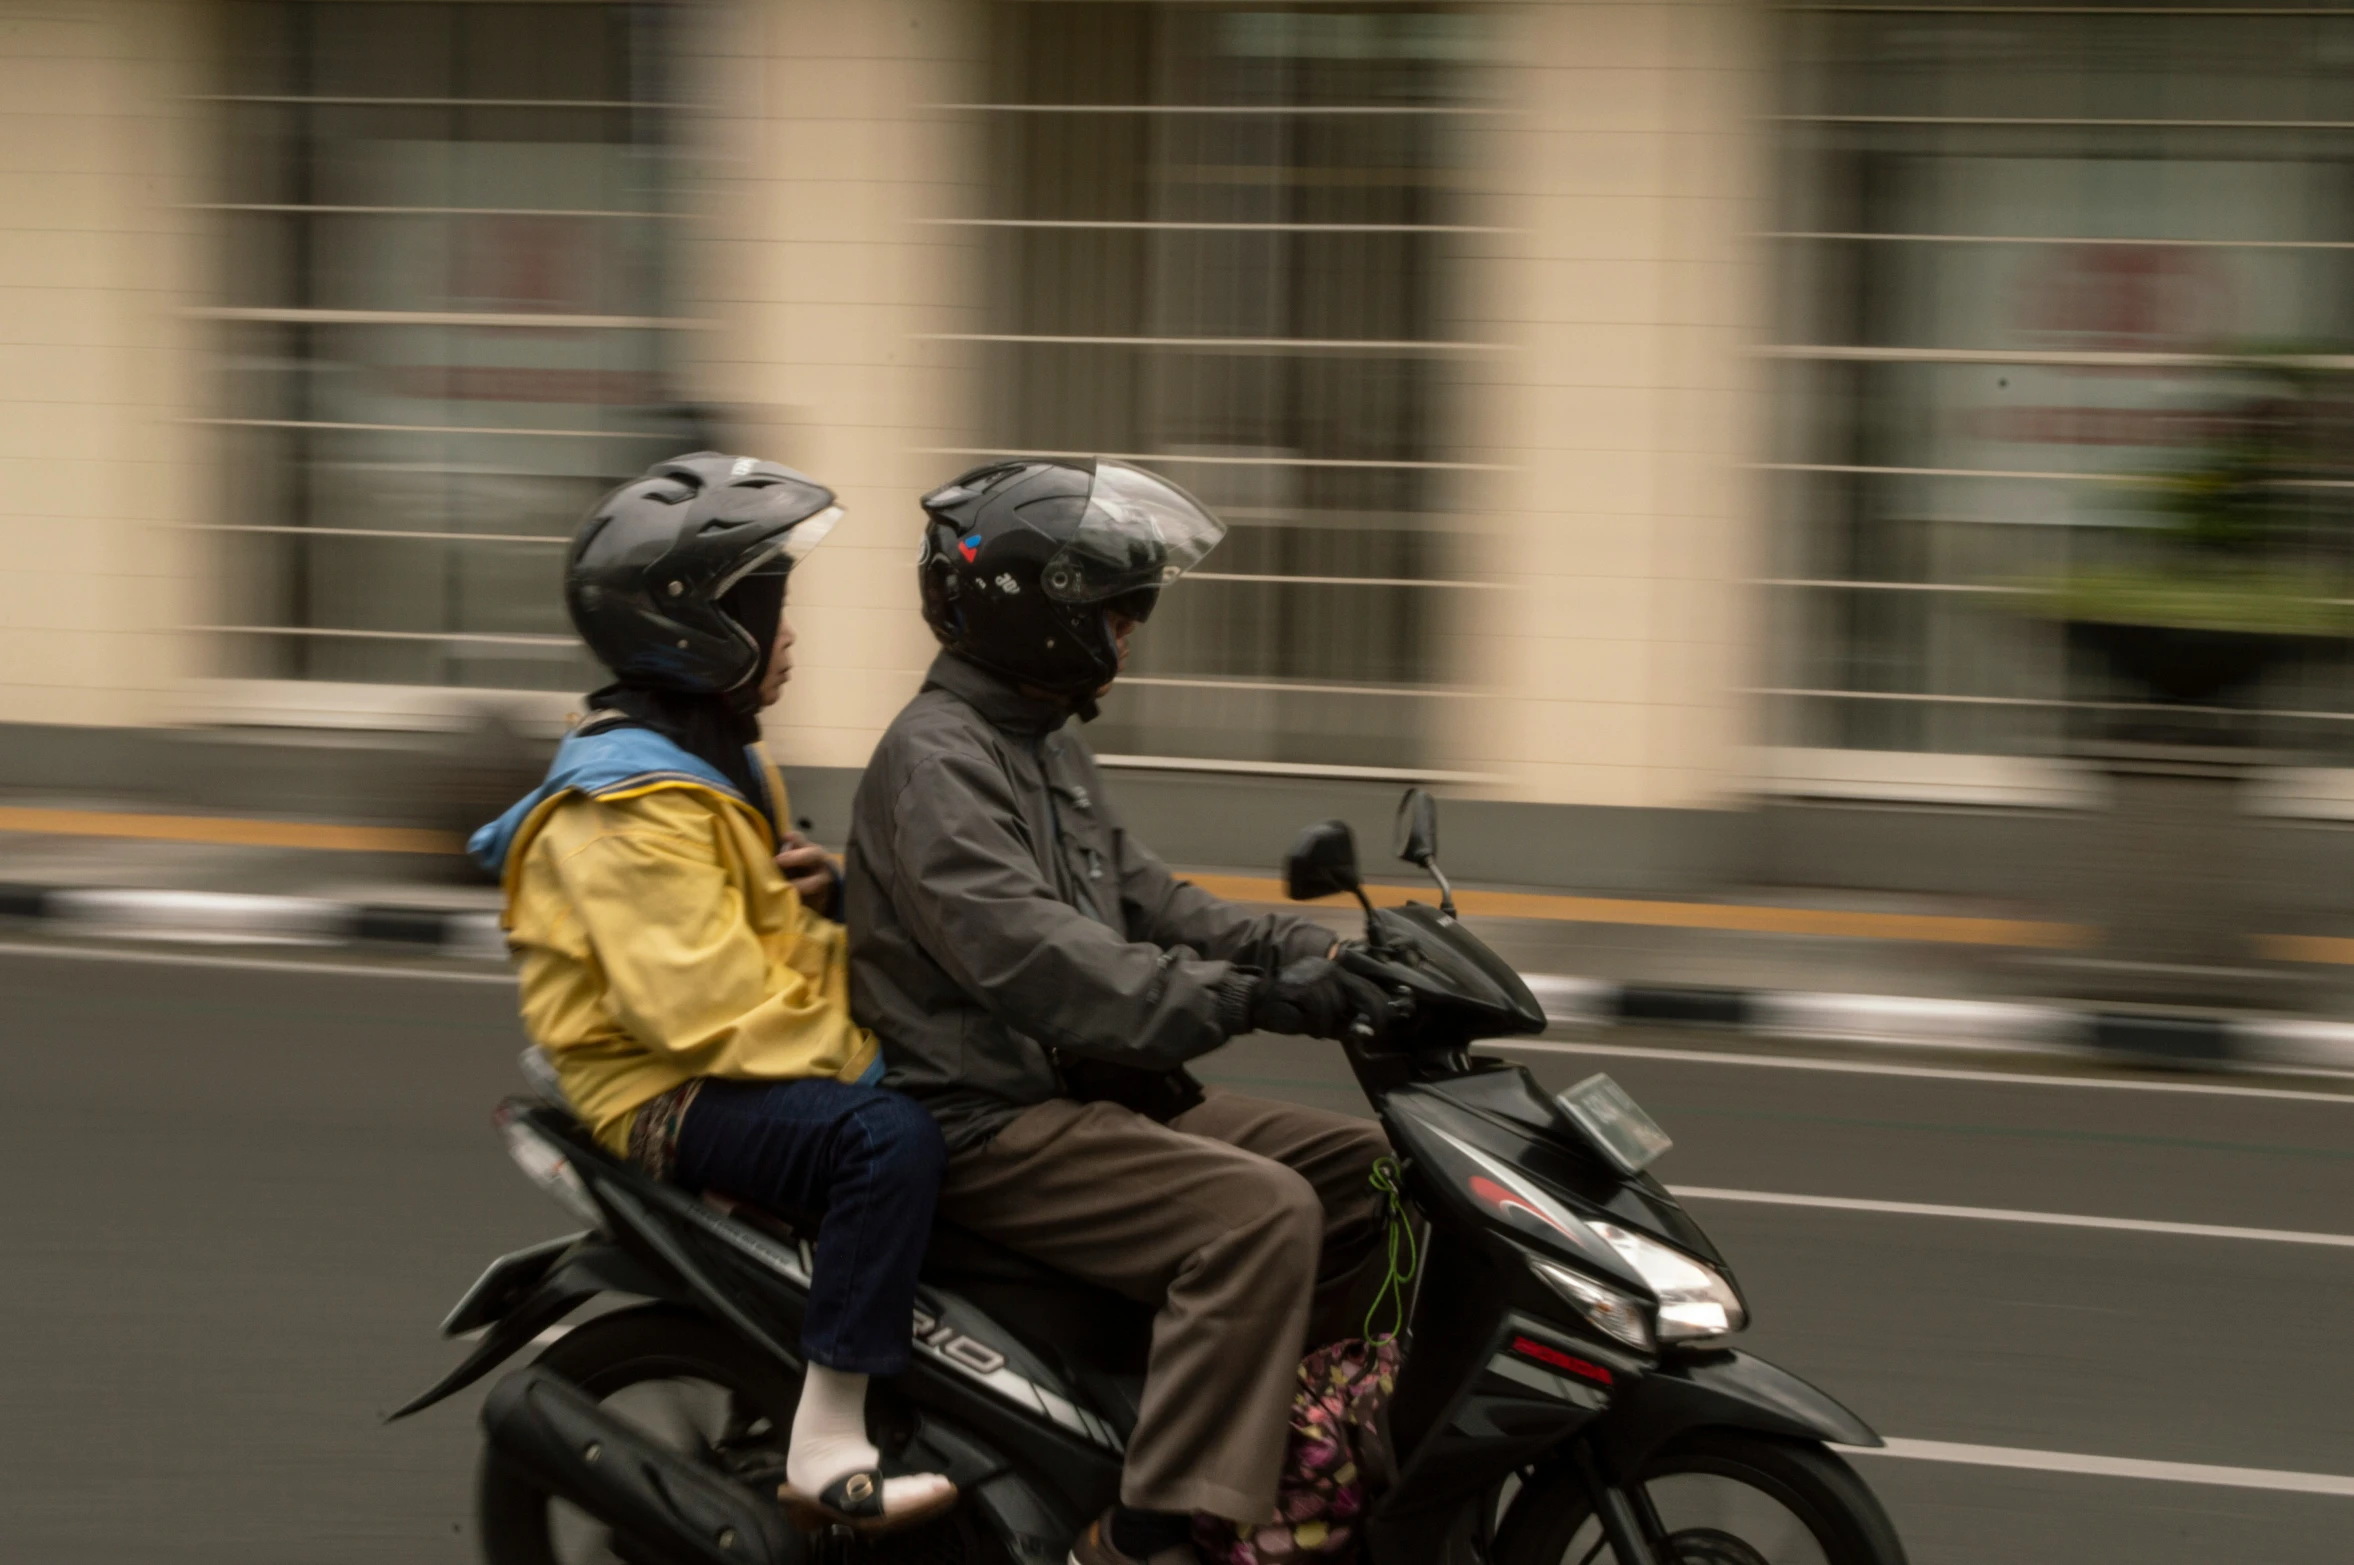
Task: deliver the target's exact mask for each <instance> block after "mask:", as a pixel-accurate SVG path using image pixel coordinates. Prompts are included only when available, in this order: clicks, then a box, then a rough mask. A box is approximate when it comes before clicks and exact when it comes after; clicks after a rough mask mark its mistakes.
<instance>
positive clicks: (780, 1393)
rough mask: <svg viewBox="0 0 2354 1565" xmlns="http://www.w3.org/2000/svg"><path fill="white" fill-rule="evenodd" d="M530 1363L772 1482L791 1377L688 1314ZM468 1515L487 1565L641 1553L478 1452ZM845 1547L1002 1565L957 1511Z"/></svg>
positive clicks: (583, 1561)
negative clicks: (472, 1516)
mask: <svg viewBox="0 0 2354 1565" xmlns="http://www.w3.org/2000/svg"><path fill="white" fill-rule="evenodd" d="M535 1362H536V1364H537V1365H538V1366H539V1367H540V1368H543V1369H547V1370H551V1371H553V1372H554V1373H556V1374H559V1375H562V1376H563V1377H564V1378H565V1379H567V1380H570V1381H571V1382H573V1383H574V1384H575V1385H577V1386H579V1387H581V1389H583V1390H584V1391H586V1392H587V1393H588V1394H589V1395H590V1396H592V1397H594V1398H596V1399H597V1400H598V1402H600V1403H601V1404H603V1405H604V1407H605V1410H606V1411H607V1412H609V1413H612V1414H614V1415H616V1416H618V1417H621V1418H624V1419H627V1420H628V1421H630V1422H631V1423H633V1424H636V1425H637V1426H638V1428H639V1429H640V1430H642V1431H643V1432H645V1433H646V1434H647V1435H649V1436H650V1437H652V1438H653V1439H655V1440H658V1441H660V1442H661V1443H662V1444H664V1445H667V1446H669V1447H670V1448H671V1449H673V1450H677V1451H681V1452H683V1453H685V1454H688V1455H690V1456H693V1457H695V1458H696V1459H697V1460H699V1461H702V1462H705V1463H707V1464H709V1465H711V1466H713V1467H716V1468H719V1469H721V1470H723V1471H728V1472H730V1474H731V1476H736V1477H739V1478H741V1479H742V1480H743V1481H745V1482H747V1483H751V1484H756V1485H760V1486H762V1487H766V1488H770V1489H771V1490H772V1491H773V1486H774V1484H775V1483H776V1482H777V1480H778V1479H779V1478H781V1477H782V1476H783V1472H784V1460H785V1455H784V1453H785V1443H786V1440H787V1438H788V1435H789V1433H790V1431H791V1429H792V1424H793V1408H794V1405H795V1404H796V1403H797V1402H799V1400H800V1397H801V1380H800V1377H799V1376H798V1375H795V1374H792V1373H791V1372H789V1371H787V1370H786V1369H785V1368H784V1367H783V1366H781V1365H778V1364H775V1363H773V1362H771V1361H770V1360H769V1359H768V1358H766V1357H765V1356H763V1355H761V1354H758V1353H755V1352H754V1351H753V1350H751V1349H750V1348H748V1347H746V1346H745V1345H744V1344H743V1343H742V1342H741V1341H740V1340H738V1339H737V1338H735V1337H733V1336H731V1335H730V1334H729V1333H727V1332H726V1331H723V1330H722V1329H721V1328H720V1327H718V1326H717V1325H715V1324H713V1323H712V1322H710V1321H708V1320H705V1319H703V1318H702V1317H700V1316H696V1315H690V1314H687V1313H685V1312H683V1311H679V1310H673V1309H665V1308H660V1307H655V1308H648V1309H633V1310H623V1311H619V1312H616V1313H614V1314H611V1315H600V1316H598V1317H597V1318H596V1319H594V1320H591V1321H588V1322H586V1323H585V1324H583V1325H581V1326H580V1327H578V1328H576V1329H575V1330H572V1331H569V1332H567V1333H565V1335H564V1336H563V1337H562V1338H561V1339H560V1340H559V1341H557V1342H556V1343H555V1344H554V1345H553V1346H551V1347H550V1348H549V1349H548V1350H547V1351H546V1352H545V1353H543V1354H541V1355H540V1356H539V1358H538V1359H537V1360H536V1361H535ZM764 1479H765V1482H763V1480H764ZM475 1517H476V1521H477V1524H478V1525H479V1527H480V1529H481V1537H482V1557H483V1559H484V1560H485V1561H486V1562H487V1565H631V1562H632V1561H639V1560H643V1559H645V1558H647V1557H649V1556H648V1555H647V1554H646V1552H645V1551H643V1550H642V1549H640V1548H637V1547H633V1546H632V1544H631V1542H630V1540H628V1539H625V1538H617V1537H615V1536H614V1535H613V1534H612V1533H611V1532H610V1530H609V1529H607V1528H606V1527H605V1526H604V1525H603V1524H602V1523H600V1522H598V1521H597V1520H596V1519H595V1518H594V1517H591V1516H589V1515H588V1514H587V1513H586V1512H583V1511H581V1510H579V1509H578V1508H576V1507H575V1506H573V1505H572V1504H571V1503H570V1502H569V1501H566V1500H561V1499H558V1498H556V1497H554V1496H552V1495H550V1494H548V1493H547V1492H545V1491H544V1490H542V1489H539V1488H537V1487H536V1486H534V1485H533V1484H532V1483H531V1482H530V1481H529V1480H528V1479H526V1478H525V1477H524V1476H523V1475H522V1474H521V1473H518V1472H517V1471H515V1470H514V1469H513V1468H512V1467H510V1466H509V1465H508V1464H507V1463H505V1462H503V1461H501V1460H500V1458H499V1456H498V1454H497V1453H496V1452H495V1451H493V1450H491V1449H490V1448H488V1447H487V1446H486V1447H485V1448H484V1449H483V1453H482V1460H481V1464H480V1466H479V1467H478V1468H477V1470H476V1478H475ZM852 1548H853V1551H854V1552H853V1554H852V1558H854V1559H857V1560H860V1561H871V1562H873V1565H1006V1554H1005V1549H1004V1545H1003V1544H1001V1543H1000V1542H999V1541H998V1540H997V1538H996V1536H995V1535H994V1534H993V1533H992V1532H991V1531H990V1529H989V1526H988V1524H987V1523H986V1522H984V1521H982V1520H981V1518H980V1517H979V1516H977V1515H975V1514H974V1512H973V1510H972V1508H971V1507H970V1506H969V1505H960V1506H958V1507H957V1509H955V1510H954V1511H952V1512H950V1513H949V1514H948V1515H947V1516H945V1517H943V1518H941V1519H940V1520H938V1521H935V1522H929V1523H926V1524H925V1525H923V1526H920V1527H911V1528H909V1529H908V1530H906V1531H905V1532H896V1533H886V1534H884V1535H883V1536H881V1537H879V1538H875V1539H872V1540H869V1541H864V1542H861V1543H858V1544H855V1545H853V1546H852Z"/></svg>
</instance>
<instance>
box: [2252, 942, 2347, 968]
mask: <svg viewBox="0 0 2354 1565" xmlns="http://www.w3.org/2000/svg"><path fill="white" fill-rule="evenodd" d="M2256 953H2257V955H2259V956H2267V957H2270V958H2271V959H2272V960H2274V961H2275V962H2319V963H2325V964H2328V965H2331V966H2335V967H2354V940H2348V939H2346V938H2345V937H2343V936H2340V935H2258V936H2257V937H2256Z"/></svg>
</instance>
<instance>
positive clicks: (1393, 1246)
mask: <svg viewBox="0 0 2354 1565" xmlns="http://www.w3.org/2000/svg"><path fill="white" fill-rule="evenodd" d="M1366 1183H1367V1184H1370V1185H1371V1186H1373V1188H1374V1189H1376V1190H1378V1191H1380V1192H1381V1194H1382V1199H1383V1201H1384V1203H1385V1204H1386V1206H1387V1208H1388V1211H1387V1213H1386V1216H1385V1219H1384V1221H1385V1223H1386V1225H1387V1228H1388V1235H1387V1238H1388V1247H1389V1275H1387V1276H1386V1277H1384V1278H1382V1280H1381V1291H1380V1292H1379V1293H1376V1294H1375V1295H1374V1296H1373V1303H1372V1304H1371V1305H1369V1306H1368V1307H1367V1308H1366V1311H1365V1340H1366V1341H1368V1342H1379V1341H1381V1340H1383V1338H1387V1337H1395V1336H1396V1335H1397V1334H1398V1333H1399V1332H1400V1331H1402V1330H1403V1329H1405V1325H1406V1284H1408V1283H1410V1282H1412V1281H1413V1280H1414V1272H1415V1268H1416V1267H1418V1266H1420V1265H1421V1264H1422V1257H1421V1253H1420V1251H1419V1250H1418V1249H1417V1248H1416V1244H1415V1239H1414V1223H1413V1220H1412V1219H1410V1218H1409V1217H1407V1215H1406V1200H1405V1193H1404V1192H1403V1191H1402V1190H1400V1189H1399V1187H1398V1160H1397V1159H1396V1158H1390V1157H1385V1158H1381V1159H1379V1160H1377V1161H1376V1162H1375V1163H1374V1165H1373V1172H1372V1174H1371V1175H1369V1176H1368V1177H1367V1179H1366ZM1401 1251H1403V1252H1404V1254H1405V1260H1406V1263H1405V1265H1403V1266H1401V1265H1399V1264H1398V1256H1399V1253H1400V1252H1401ZM1385 1299H1386V1300H1389V1301H1390V1329H1389V1330H1388V1331H1386V1332H1383V1333H1381V1334H1380V1335H1379V1336H1376V1335H1375V1334H1374V1330H1373V1321H1374V1317H1376V1316H1378V1315H1379V1314H1380V1313H1381V1306H1382V1301H1384V1300H1385Z"/></svg>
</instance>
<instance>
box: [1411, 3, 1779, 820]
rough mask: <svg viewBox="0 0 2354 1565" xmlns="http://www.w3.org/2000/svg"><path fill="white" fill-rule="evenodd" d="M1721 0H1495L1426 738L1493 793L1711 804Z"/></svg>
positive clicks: (1727, 567) (1749, 248) (1731, 429)
mask: <svg viewBox="0 0 2354 1565" xmlns="http://www.w3.org/2000/svg"><path fill="white" fill-rule="evenodd" d="M1761 20H1762V18H1760V17H1759V16H1758V15H1757V14H1756V13H1755V11H1754V10H1753V8H1751V7H1750V6H1747V5H1742V4H1721V3H1679V0H1648V3H1638V4H1616V5H1586V4H1555V3H1547V4H1531V5H1524V6H1519V7H1515V8H1513V9H1512V10H1510V11H1508V12H1505V13H1503V15H1502V17H1501V21H1502V25H1503V26H1504V28H1505V31H1506V37H1505V40H1504V47H1503V49H1502V52H1501V57H1502V59H1504V60H1505V61H1508V62H1516V63H1512V64H1509V65H1507V66H1506V67H1504V68H1503V71H1502V76H1501V84H1502V86H1503V88H1504V92H1505V101H1506V104H1507V107H1508V110H1509V112H1508V113H1507V114H1506V115H1505V116H1502V117H1500V119H1499V121H1498V124H1497V128H1496V129H1494V130H1493V131H1491V132H1488V133H1486V135H1485V137H1484V139H1485V141H1486V143H1487V144H1486V146H1485V147H1484V149H1482V156H1481V157H1480V160H1479V161H1480V165H1481V169H1480V172H1479V173H1478V174H1477V175H1476V176H1475V177H1476V178H1477V179H1479V181H1480V182H1481V185H1482V188H1483V189H1484V192H1485V194H1486V196H1487V198H1488V199H1487V201H1486V203H1485V205H1486V208H1487V212H1488V218H1487V220H1488V221H1490V222H1492V223H1495V224H1497V225H1499V226H1502V227H1505V228H1506V229H1508V230H1510V232H1509V233H1508V234H1506V235H1504V236H1501V237H1498V238H1496V239H1493V240H1490V241H1486V246H1487V249H1486V253H1485V255H1484V256H1483V257H1482V259H1480V260H1479V261H1477V262H1476V263H1475V264H1474V266H1473V267H1472V269H1471V275H1470V276H1469V277H1468V278H1467V279H1466V293H1465V307H1466V308H1467V310H1468V311H1469V312H1470V314H1471V315H1472V317H1473V319H1472V321H1471V323H1470V328H1469V329H1470V331H1471V332H1472V334H1473V335H1475V336H1477V337H1479V338H1481V339H1484V340H1488V341H1493V342H1497V343H1501V344H1503V345H1504V348H1503V351H1501V352H1498V353H1497V354H1495V355H1494V363H1493V366H1492V367H1491V368H1489V369H1488V370H1487V371H1486V372H1485V373H1484V375H1483V376H1482V377H1481V379H1482V382H1483V383H1482V384H1481V385H1480V386H1479V389H1478V390H1477V391H1476V392H1475V393H1474V395H1473V397H1472V398H1471V400H1470V405H1469V406H1468V407H1467V409H1466V410H1465V416H1466V432H1465V437H1464V438H1465V443H1466V445H1467V447H1468V451H1467V454H1468V455H1469V457H1470V458H1471V459H1472V460H1475V461H1481V462H1486V463H1490V464H1494V465H1495V466H1496V468H1497V469H1498V471H1496V472H1494V473H1492V474H1489V475H1487V476H1486V477H1485V478H1484V479H1483V480H1481V481H1479V482H1478V483H1476V484H1475V485H1473V492H1474V493H1475V494H1476V495H1478V496H1479V497H1480V500H1481V501H1483V502H1484V504H1483V505H1482V509H1483V511H1485V512H1486V514H1482V515H1476V516H1474V517H1473V518H1472V520H1471V525H1472V527H1473V529H1474V531H1475V535H1484V538H1485V547H1486V548H1487V549H1488V550H1490V551H1492V553H1491V555H1490V558H1489V559H1488V561H1487V573H1488V574H1490V575H1492V576H1493V577H1494V579H1496V580H1499V581H1502V582H1506V583H1510V584H1513V590H1510V591H1507V592H1501V593H1494V594H1485V593H1483V594H1478V595H1476V596H1475V595H1472V594H1465V595H1464V597H1465V598H1466V599H1469V600H1472V601H1471V605H1470V606H1471V607H1472V609H1473V610H1474V611H1475V612H1474V614H1472V615H1469V616H1467V617H1466V622H1465V625H1464V629H1463V639H1462V643H1461V644H1462V647H1463V654H1462V656H1463V662H1464V665H1465V671H1466V674H1467V675H1468V677H1469V678H1470V680H1471V681H1472V682H1473V683H1475V684H1479V685H1483V686H1487V687H1489V688H1491V689H1493V690H1495V691H1497V692H1499V694H1498V695H1497V696H1496V697H1495V698H1493V699H1486V700H1479V701H1476V702H1466V703H1460V704H1459V705H1460V708H1461V716H1460V718H1459V730H1458V733H1457V735H1456V737H1455V740H1454V742H1453V744H1451V745H1450V746H1448V747H1447V748H1450V749H1452V750H1453V751H1454V753H1455V754H1456V755H1457V756H1459V757H1460V759H1459V760H1458V761H1456V762H1455V763H1454V764H1457V765H1459V766H1461V767H1462V768H1463V769H1465V770H1468V771H1474V772H1486V773H1489V774H1492V775H1496V776H1499V777H1501V778H1502V779H1504V781H1503V784H1502V791H1504V792H1506V793H1508V794H1509V795H1511V796H1513V797H1518V798H1525V799H1533V800H1543V801H1549V802H1561V803H1581V804H1620V805H1694V804H1707V803H1714V802H1721V800H1722V798H1723V797H1724V796H1725V795H1726V794H1728V793H1730V792H1732V791H1733V790H1734V788H1735V786H1736V785H1737V783H1738V782H1739V781H1740V780H1741V779H1740V772H1741V768H1742V764H1743V758H1742V755H1741V752H1740V746H1741V744H1742V743H1743V741H1744V738H1745V736H1744V734H1743V733H1742V725H1741V714H1742V706H1743V703H1742V702H1741V700H1740V699H1739V697H1738V695H1737V689H1738V687H1739V686H1740V685H1742V684H1743V683H1745V682H1748V681H1747V680H1746V678H1745V675H1744V672H1743V671H1744V669H1745V668H1747V667H1748V666H1750V664H1751V662H1752V661H1753V660H1752V659H1751V658H1750V657H1749V656H1748V654H1747V647H1748V638H1749V636H1750V633H1751V632H1750V628H1749V626H1748V625H1747V624H1746V622H1745V619H1744V598H1745V596H1746V595H1745V593H1744V591H1743V590H1742V589H1741V587H1740V586H1739V583H1740V582H1741V581H1742V580H1743V579H1744V578H1745V577H1747V576H1750V575H1753V574H1754V571H1753V569H1752V566H1751V560H1752V558H1753V557H1754V555H1755V554H1756V553H1757V550H1756V547H1755V543H1756V533H1757V531H1758V529H1759V525H1760V522H1759V507H1760V504H1761V497H1760V496H1759V494H1758V491H1757V486H1756V483H1755V479H1754V475H1753V474H1750V473H1748V472H1747V471H1746V470H1745V469H1744V468H1743V466H1742V465H1741V464H1743V463H1745V462H1747V461H1749V460H1751V459H1752V455H1753V452H1754V450H1755V449H1756V448H1757V447H1758V446H1759V444H1760V443H1761V436H1760V431H1759V428H1758V425H1759V420H1760V412H1761V410H1760V407H1759V404H1758V400H1757V397H1758V393H1757V392H1756V390H1755V389H1754V384H1753V375H1752V372H1751V369H1750V366H1749V361H1748V356H1747V353H1746V349H1747V348H1748V346H1749V345H1750V344H1752V343H1754V342H1756V341H1758V340H1759V328H1758V326H1757V324H1756V322H1757V320H1758V318H1759V312H1760V309H1761V307H1762V299H1763V287H1762V279H1761V278H1760V277H1759V276H1758V273H1757V267H1758V265H1759V263H1760V260H1761V258H1760V257H1759V256H1757V255H1756V254H1755V253H1754V251H1753V241H1752V240H1750V239H1749V237H1748V236H1749V235H1751V234H1753V233H1755V232H1756V231H1757V230H1758V229H1759V228H1760V227H1762V226H1763V225H1762V223H1761V221H1760V216H1761V208H1762V202H1761V200H1760V194H1761V192H1762V190H1763V186H1764V172H1765V170H1764V168H1763V159H1762V144H1761V138H1760V137H1759V135H1758V132H1757V126H1756V122H1755V119H1754V117H1753V116H1754V115H1755V113H1756V112H1757V110H1758V107H1759V105H1760V103H1761V100H1762V88H1763V79H1762V78H1763V69H1764V65H1765V56H1764V53H1763V39H1762V33H1761V28H1760V25H1759V24H1760V22H1761Z"/></svg>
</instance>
